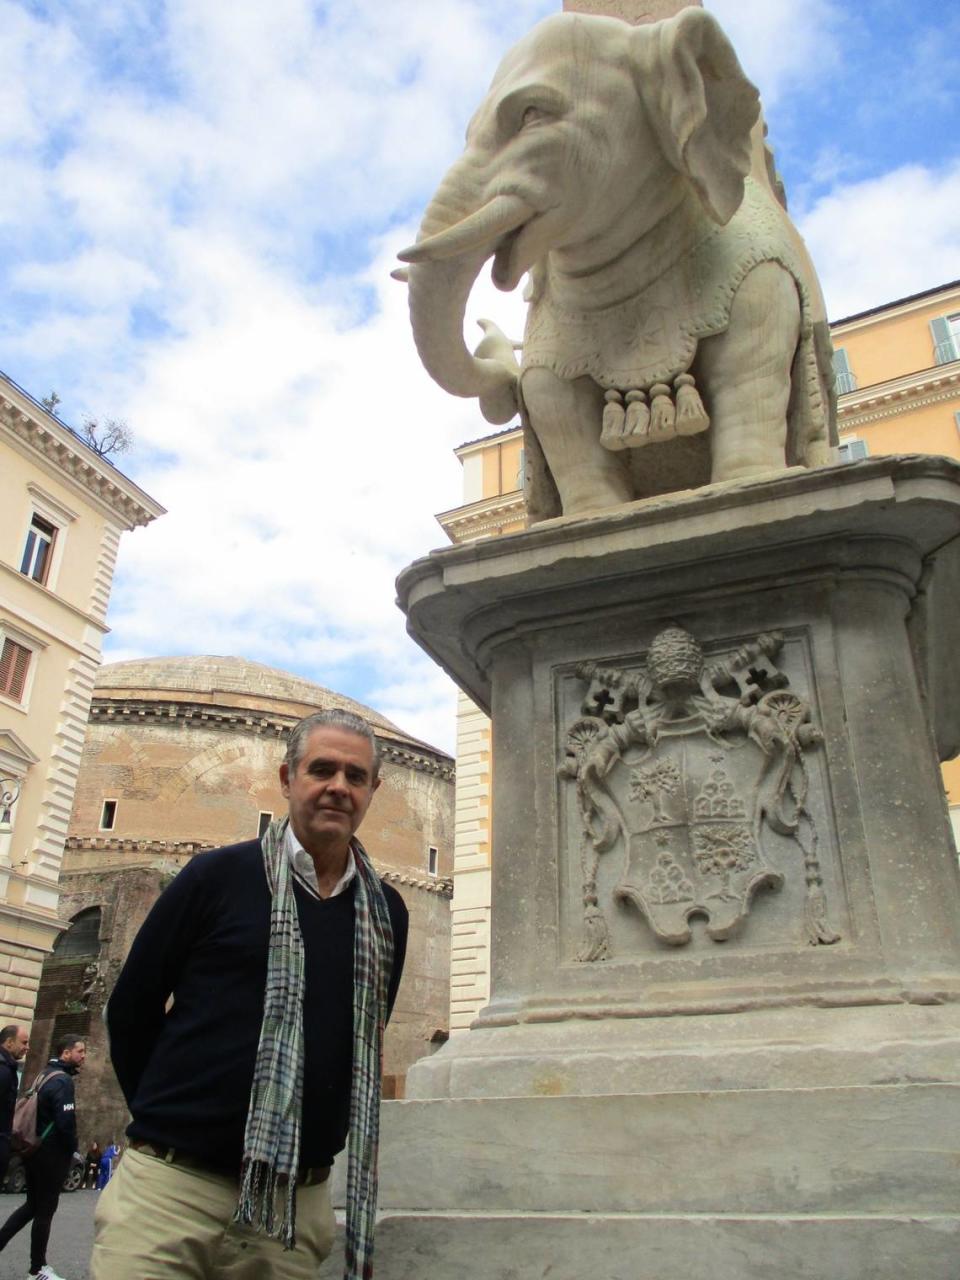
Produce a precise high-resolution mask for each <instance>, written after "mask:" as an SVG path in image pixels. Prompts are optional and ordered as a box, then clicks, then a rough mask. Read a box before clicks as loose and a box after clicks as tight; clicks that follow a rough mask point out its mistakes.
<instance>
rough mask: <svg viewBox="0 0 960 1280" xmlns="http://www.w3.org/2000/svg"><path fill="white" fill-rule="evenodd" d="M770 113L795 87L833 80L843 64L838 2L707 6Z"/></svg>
mask: <svg viewBox="0 0 960 1280" xmlns="http://www.w3.org/2000/svg"><path fill="white" fill-rule="evenodd" d="M705 7H706V8H707V9H709V10H710V11H711V13H713V15H714V17H716V18H717V20H718V21H719V23H720V25H721V26H722V27H723V29H724V31H725V32H726V33H727V35H728V36H729V37H730V40H731V41H732V43H733V46H734V48H735V49H736V51H737V56H738V57H739V59H740V63H741V65H742V66H743V68H744V70H745V71H746V73H747V75H748V76H749V77H750V79H751V80H753V81H754V83H755V84H756V85H757V87H758V88H759V89H760V93H761V96H762V98H763V101H764V103H765V105H766V106H767V107H770V106H772V105H773V104H774V103H775V102H776V101H777V100H778V99H779V98H780V97H781V96H782V95H783V94H784V93H786V92H788V91H789V89H790V86H791V85H794V84H796V83H797V82H798V81H800V80H803V81H804V82H805V83H806V84H808V85H809V84H810V83H811V82H815V81H816V80H817V79H819V78H821V77H823V76H826V75H829V74H831V72H834V71H835V70H836V68H837V65H838V61H839V56H840V55H839V49H838V42H837V40H836V38H835V33H836V29H837V27H838V25H839V24H840V22H841V20H842V12H841V8H840V6H839V5H838V4H837V3H836V0H804V3H803V4H802V5H799V4H797V0H706V4H705Z"/></svg>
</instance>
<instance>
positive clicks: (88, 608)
mask: <svg viewBox="0 0 960 1280" xmlns="http://www.w3.org/2000/svg"><path fill="white" fill-rule="evenodd" d="M162 514H163V508H162V507H161V506H160V505H159V504H158V503H157V502H155V501H154V500H153V499H152V498H151V497H149V496H148V495H147V494H146V493H144V492H143V491H142V490H141V489H139V488H138V487H137V485H135V484H134V483H133V482H132V481H131V480H129V479H128V478H127V477H126V476H124V475H123V474H122V473H121V472H119V471H118V470H117V469H116V468H115V467H113V466H112V465H111V464H110V463H109V462H108V461H107V460H106V459H104V458H101V457H99V456H98V455H97V453H96V452H94V450H92V449H91V448H89V447H88V446H87V445H86V444H85V443H84V442H83V441H82V440H81V439H80V438H79V437H78V436H76V435H75V434H74V433H73V432H72V431H71V430H70V429H69V428H68V427H67V426H65V424H64V423H62V422H61V421H60V420H59V419H58V418H56V417H54V416H53V415H52V414H50V413H48V412H47V411H46V410H45V409H44V408H43V407H42V406H41V405H39V404H38V403H37V402H36V401H34V400H33V398H32V397H31V396H30V395H28V394H27V393H26V392H25V391H23V390H22V389H21V388H20V387H18V386H17V385H16V384H15V383H13V382H11V381H10V380H9V379H8V378H6V377H4V376H3V375H2V374H0V1022H8V1021H12V1020H15V1019H16V1020H21V1021H23V1022H27V1023H29V1022H30V1021H31V1019H32V1017H33V1012H34V1004H35V1000H36V994H37V984H38V981H39V978H40V972H41V968H42V965H43V961H44V958H45V957H46V956H47V955H48V954H49V953H50V951H51V949H52V947H53V945H54V942H55V941H56V939H57V937H58V936H59V934H60V932H61V930H62V928H63V922H62V920H61V919H60V916H59V913H58V900H59V889H58V880H59V877H60V870H61V863H62V859H63V849H64V842H65V840H66V836H67V825H68V822H69V818H70V811H71V808H72V806H73V796H74V788H75V785H76V781H77V774H78V769H79V763H80V755H81V750H82V746H83V736H84V731H85V729H86V724H87V714H88V711H89V707H90V698H91V694H92V691H93V685H94V680H95V677H96V673H97V668H98V667H99V665H100V654H101V648H102V643H103V637H104V635H105V634H106V632H107V630H108V628H107V624H106V614H107V604H108V601H109V598H110V590H111V585H112V582H113V572H114V565H115V563H116V558H117V550H118V547H119V543H120V538H121V535H122V534H123V533H125V532H128V531H130V530H133V529H136V528H137V527H138V526H143V525H147V524H149V523H150V522H151V521H152V520H154V519H156V518H157V516H159V515H162Z"/></svg>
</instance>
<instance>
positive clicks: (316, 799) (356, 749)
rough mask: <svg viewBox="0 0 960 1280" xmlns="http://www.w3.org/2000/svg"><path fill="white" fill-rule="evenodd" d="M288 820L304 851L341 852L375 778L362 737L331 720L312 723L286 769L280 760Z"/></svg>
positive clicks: (377, 781) (370, 751)
mask: <svg viewBox="0 0 960 1280" xmlns="http://www.w3.org/2000/svg"><path fill="white" fill-rule="evenodd" d="M280 785H281V787H282V788H283V794H284V795H285V796H286V798H287V800H288V802H289V805H290V825H291V826H292V827H293V832H294V835H295V836H296V837H297V839H298V840H299V841H300V843H301V844H302V845H303V847H304V848H305V849H306V850H307V852H308V853H318V854H319V853H328V852H330V853H341V852H345V851H346V848H347V846H348V844H349V843H350V837H351V836H352V835H353V833H354V832H355V831H356V829H357V827H359V825H360V823H361V822H362V821H363V818H364V815H365V814H366V812H367V809H368V808H369V807H370V801H371V800H372V799H373V793H374V791H376V789H377V787H378V786H379V785H380V779H379V778H376V779H375V778H374V776H373V748H372V746H371V744H370V743H369V742H368V741H367V739H366V738H362V737H360V735H359V734H356V733H351V732H350V731H349V729H339V728H336V727H334V726H332V725H328V726H322V727H321V728H319V729H314V730H313V732H312V733H311V734H310V736H309V737H308V738H307V742H306V746H305V749H304V752H303V755H302V756H301V758H300V761H299V763H298V764H297V769H296V773H294V774H291V773H290V771H289V769H288V768H287V766H286V764H285V763H284V764H282V765H281V766H280Z"/></svg>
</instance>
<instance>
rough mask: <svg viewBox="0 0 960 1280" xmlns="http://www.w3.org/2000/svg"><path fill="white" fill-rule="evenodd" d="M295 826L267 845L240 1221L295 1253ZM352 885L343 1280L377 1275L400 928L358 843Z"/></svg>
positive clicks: (282, 823)
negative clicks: (266, 922)
mask: <svg viewBox="0 0 960 1280" xmlns="http://www.w3.org/2000/svg"><path fill="white" fill-rule="evenodd" d="M288 822H289V819H288V818H282V819H280V820H278V821H276V822H272V823H271V824H270V826H269V827H268V828H267V830H266V832H265V833H264V835H263V839H262V841H261V844H262V847H263V866H264V871H265V873H266V877H267V884H268V886H269V888H270V894H271V898H272V905H271V910H270V948H269V953H268V957H267V985H266V990H265V992H264V1001H263V1023H262V1025H261V1027H260V1044H259V1048H258V1050H257V1061H256V1066H255V1067H254V1073H253V1086H252V1088H251V1090H250V1105H249V1107H248V1109H247V1127H246V1132H245V1134H244V1144H243V1166H242V1171H241V1178H240V1198H239V1201H238V1203H237V1208H236V1211H235V1213H234V1221H235V1222H240V1223H244V1224H246V1225H248V1226H253V1227H254V1228H255V1229H256V1230H258V1231H265V1232H266V1233H267V1235H271V1236H276V1237H277V1238H278V1239H281V1240H282V1241H283V1243H284V1247H285V1248H287V1249H292V1248H293V1247H294V1244H295V1243H296V1185H297V1172H298V1169H299V1165H300V1116H301V1102H302V1097H303V991H304V964H303V938H302V936H301V934H300V922H299V919H298V917H297V904H296V899H295V897H294V893H293V876H292V874H291V871H290V862H289V859H288V858H287V854H286V848H285V839H284V837H285V835H286V830H287V824H288ZM351 848H352V850H353V856H354V860H355V862H356V867H357V874H356V877H355V879H354V882H353V885H354V888H353V892H354V912H355V923H354V933H353V1075H352V1081H351V1088H350V1138H349V1145H348V1165H347V1231H346V1269H345V1271H344V1280H370V1277H372V1275H373V1228H374V1221H375V1218H376V1212H377V1152H378V1148H379V1136H380V1076H381V1063H382V1053H383V1030H384V1026H385V1024H386V1016H387V990H388V986H389V982H390V975H391V972H392V970H393V928H392V926H391V923H390V912H389V909H388V907H387V902H386V898H385V897H384V894H383V889H382V887H381V885H380V880H379V877H378V876H377V873H376V872H375V871H374V869H373V866H372V864H371V863H370V860H369V858H368V857H367V854H366V852H365V851H364V849H363V846H362V845H361V844H360V842H359V840H356V839H355V840H353V841H352V842H351Z"/></svg>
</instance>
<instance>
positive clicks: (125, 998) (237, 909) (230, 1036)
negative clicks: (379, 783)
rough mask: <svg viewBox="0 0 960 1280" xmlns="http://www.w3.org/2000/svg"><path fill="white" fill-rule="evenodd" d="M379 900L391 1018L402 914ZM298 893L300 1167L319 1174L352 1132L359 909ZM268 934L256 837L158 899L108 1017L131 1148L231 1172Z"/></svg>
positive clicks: (189, 873)
mask: <svg viewBox="0 0 960 1280" xmlns="http://www.w3.org/2000/svg"><path fill="white" fill-rule="evenodd" d="M383 890H384V894H385V895H386V899H387V905H388V907H389V909H390V919H391V922H392V924H393V936H394V947H395V957H394V965H393V975H392V978H391V981H390V1008H391V1009H392V1007H393V1001H394V999H395V997H396V993H397V986H398V984H399V982H400V973H401V970H402V968H403V959H404V954H405V951H406V941H407V909H406V906H405V905H404V902H403V899H402V898H401V897H400V895H399V894H398V893H397V891H396V890H395V889H393V888H391V886H390V885H388V884H384V885H383ZM294 892H295V895H296V901H297V912H298V915H299V919H300V930H301V933H302V934H303V942H304V958H305V970H306V973H305V977H306V991H305V996H304V1080H303V1113H302V1140H301V1150H300V1164H301V1168H314V1167H316V1166H319V1165H329V1164H332V1163H333V1157H334V1156H335V1155H336V1153H337V1152H338V1151H341V1150H342V1149H343V1146H344V1144H345V1142H346V1137H347V1130H348V1127H349V1103H350V1077H351V1070H352V1059H353V931H354V904H353V893H352V892H351V891H350V890H349V889H348V890H347V891H346V892H345V893H342V894H338V895H337V897H335V898H325V899H318V898H315V897H314V896H313V895H312V894H310V893H308V892H307V890H306V889H304V888H303V887H302V886H301V885H300V884H299V883H297V882H296V881H294ZM269 933H270V893H269V890H268V888H267V881H266V876H265V874H264V870H263V859H262V854H261V851H260V842H259V841H257V840H251V841H248V842H247V843H245V844H238V845H232V846H230V847H228V848H225V849H214V850H212V851H211V852H209V853H202V854H199V855H198V856H197V857H195V858H193V859H192V860H191V861H190V862H189V863H188V864H187V865H186V866H185V867H184V868H183V870H182V871H181V872H180V873H179V874H178V875H177V877H176V878H175V880H174V881H173V883H172V884H171V885H170V886H169V887H168V888H167V889H166V890H165V891H164V892H163V893H162V894H161V896H160V898H159V899H158V900H157V902H156V903H155V905H154V907H153V909H152V910H151V912H150V914H149V915H148V916H147V918H146V920H145V921H144V923H143V925H142V927H141V929H140V932H139V933H138V934H137V936H136V938H135V940H134V943H133V946H132V948H131V949H130V954H129V956H128V957H127V961H126V963H125V965H124V967H123V970H122V971H121V973H120V976H119V978H118V979H117V984H116V986H115V987H114V989H113V992H112V994H111V995H110V999H109V1002H108V1004H107V1010H106V1017H107V1028H108V1030H109V1033H110V1056H111V1058H112V1060H113V1066H114V1070H115V1071H116V1073H117V1079H118V1080H119V1082H120V1087H121V1089H122V1090H123V1093H124V1097H125V1098H126V1100H127V1105H128V1106H129V1108H130V1112H131V1115H132V1116H133V1121H132V1123H131V1124H130V1126H129V1128H128V1129H127V1133H128V1134H129V1136H130V1137H131V1138H139V1139H141V1140H143V1141H146V1142H151V1143H154V1144H156V1145H159V1146H165V1147H176V1148H179V1149H180V1150H182V1151H185V1152H189V1153H190V1154H191V1155H194V1156H196V1157H197V1158H198V1159H202V1160H203V1161H205V1162H206V1163H208V1164H210V1165H211V1166H212V1167H214V1168H220V1169H223V1170H224V1171H225V1172H226V1171H229V1172H236V1171H237V1170H239V1168H240V1162H241V1158H242V1154H243V1134H244V1126H245V1123H246V1115H247V1104H248V1103H249V1100H250V1086H251V1083H252V1080H253V1068H254V1063H255V1061H256V1056H257V1045H258V1042H259V1038H260V1023H261V1019H262V1016H263V994H264V988H265V985H266V976H267V947H268V942H269ZM171 995H172V996H173V1001H172V1004H171V1005H170V1007H169V1009H168V1008H167V1001H168V998H169V997H170V996H171Z"/></svg>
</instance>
